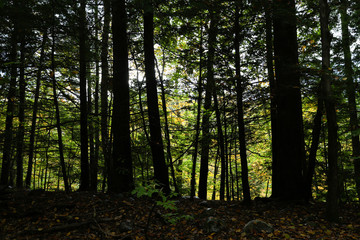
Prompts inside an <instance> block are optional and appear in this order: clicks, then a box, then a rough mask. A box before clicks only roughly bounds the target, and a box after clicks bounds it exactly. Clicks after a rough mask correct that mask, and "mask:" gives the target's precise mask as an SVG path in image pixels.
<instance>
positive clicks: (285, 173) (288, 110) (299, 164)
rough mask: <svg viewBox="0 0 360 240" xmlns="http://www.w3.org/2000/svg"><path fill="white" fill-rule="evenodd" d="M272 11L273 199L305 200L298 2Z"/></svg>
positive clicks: (284, 2)
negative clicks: (297, 17)
mask: <svg viewBox="0 0 360 240" xmlns="http://www.w3.org/2000/svg"><path fill="white" fill-rule="evenodd" d="M273 10H274V11H273V24H274V51H275V71H276V82H277V91H276V93H277V94H276V95H277V96H276V99H277V102H276V103H277V113H278V119H277V131H278V135H277V136H278V144H276V148H277V149H276V151H277V154H278V159H277V160H276V161H275V162H273V192H272V194H273V195H272V196H273V197H274V198H279V199H283V200H297V199H304V198H305V181H304V176H303V171H304V165H305V143H304V132H303V119H302V103H301V91H300V88H301V86H300V75H299V71H298V53H297V35H296V9H295V1H294V0H279V1H275V2H274V8H273Z"/></svg>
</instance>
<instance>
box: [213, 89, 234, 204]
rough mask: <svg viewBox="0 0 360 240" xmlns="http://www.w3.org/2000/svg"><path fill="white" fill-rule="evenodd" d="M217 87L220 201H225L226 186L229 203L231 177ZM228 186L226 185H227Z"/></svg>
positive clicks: (215, 106) (216, 111) (216, 110)
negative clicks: (226, 156)
mask: <svg viewBox="0 0 360 240" xmlns="http://www.w3.org/2000/svg"><path fill="white" fill-rule="evenodd" d="M216 94H217V93H216V87H214V89H213V97H214V108H215V115H216V125H217V132H218V142H219V144H218V145H219V147H220V165H221V173H220V200H224V199H225V186H226V189H227V196H226V200H227V201H229V200H230V199H229V177H228V174H227V173H228V166H227V163H226V158H225V144H224V133H223V129H222V124H221V116H220V110H219V102H218V99H217V95H216ZM225 184H226V185H225Z"/></svg>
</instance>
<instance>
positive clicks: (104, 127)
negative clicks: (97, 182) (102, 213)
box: [100, 0, 110, 182]
mask: <svg viewBox="0 0 360 240" xmlns="http://www.w3.org/2000/svg"><path fill="white" fill-rule="evenodd" d="M103 2H104V26H103V32H102V40H101V84H100V88H101V90H100V91H101V93H100V98H101V100H100V101H101V104H100V110H101V120H100V121H101V122H100V125H101V147H102V153H103V156H104V172H103V178H104V182H105V179H106V176H107V175H108V170H109V162H110V160H109V159H110V154H109V152H110V149H109V130H108V105H109V103H108V81H109V79H108V78H109V63H108V46H109V44H108V42H109V31H110V0H103Z"/></svg>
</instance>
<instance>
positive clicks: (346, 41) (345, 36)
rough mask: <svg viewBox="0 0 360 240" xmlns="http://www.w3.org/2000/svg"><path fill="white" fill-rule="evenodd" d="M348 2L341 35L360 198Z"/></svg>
mask: <svg viewBox="0 0 360 240" xmlns="http://www.w3.org/2000/svg"><path fill="white" fill-rule="evenodd" d="M348 4H349V2H348V0H341V6H340V15H341V35H342V47H343V51H344V62H345V77H346V84H347V88H346V94H347V99H348V107H349V110H348V111H349V115H350V130H351V132H352V134H351V144H352V151H353V153H352V157H353V160H354V168H355V182H356V191H357V194H358V196H359V197H360V141H359V134H358V133H354V131H357V130H358V129H359V120H358V117H357V109H356V105H357V104H356V99H355V86H354V78H353V68H352V57H351V50H350V33H349V16H348V14H347V9H348Z"/></svg>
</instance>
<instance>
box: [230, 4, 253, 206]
mask: <svg viewBox="0 0 360 240" xmlns="http://www.w3.org/2000/svg"><path fill="white" fill-rule="evenodd" d="M239 18H240V16H239V7H238V5H236V12H235V27H234V31H235V42H234V46H235V71H236V76H235V78H236V93H237V94H236V96H237V98H236V99H237V110H238V117H237V121H238V127H239V142H240V158H241V181H242V187H243V195H244V202H245V203H250V201H251V196H250V186H249V176H248V175H249V174H248V172H249V170H248V165H247V153H246V138H245V123H244V109H243V91H244V88H243V86H242V83H241V69H240V47H239V44H240V36H239V34H240V26H239Z"/></svg>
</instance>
